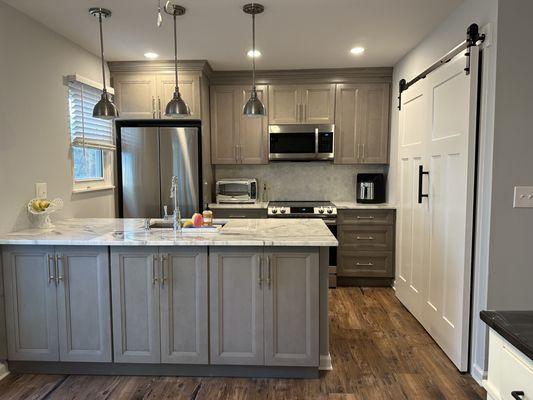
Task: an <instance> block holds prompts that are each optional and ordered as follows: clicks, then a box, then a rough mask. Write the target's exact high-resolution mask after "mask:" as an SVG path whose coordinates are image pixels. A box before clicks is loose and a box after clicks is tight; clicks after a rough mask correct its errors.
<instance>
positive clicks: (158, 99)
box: [157, 96, 161, 118]
mask: <svg viewBox="0 0 533 400" xmlns="http://www.w3.org/2000/svg"><path fill="white" fill-rule="evenodd" d="M157 109H158V110H159V118H161V98H160V97H159V96H158V97H157Z"/></svg>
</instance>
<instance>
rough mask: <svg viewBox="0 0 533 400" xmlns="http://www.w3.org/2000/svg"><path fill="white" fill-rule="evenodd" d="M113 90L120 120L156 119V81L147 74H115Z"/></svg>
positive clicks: (152, 76)
mask: <svg viewBox="0 0 533 400" xmlns="http://www.w3.org/2000/svg"><path fill="white" fill-rule="evenodd" d="M113 88H114V89H115V99H116V104H117V108H118V110H119V113H120V118H139V119H148V118H156V117H157V113H156V108H157V105H156V79H155V76H154V75H149V74H116V75H114V76H113Z"/></svg>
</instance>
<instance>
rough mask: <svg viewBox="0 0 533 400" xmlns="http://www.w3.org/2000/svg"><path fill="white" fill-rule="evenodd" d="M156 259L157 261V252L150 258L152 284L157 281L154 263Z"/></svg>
mask: <svg viewBox="0 0 533 400" xmlns="http://www.w3.org/2000/svg"><path fill="white" fill-rule="evenodd" d="M157 261H158V257H157V254H154V255H153V259H152V285H155V284H156V282H157V275H156V272H155V264H156V263H157Z"/></svg>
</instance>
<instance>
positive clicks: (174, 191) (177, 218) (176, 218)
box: [170, 176, 181, 232]
mask: <svg viewBox="0 0 533 400" xmlns="http://www.w3.org/2000/svg"><path fill="white" fill-rule="evenodd" d="M170 198H171V199H172V201H173V206H174V215H172V222H173V230H174V232H181V212H180V205H179V199H178V177H177V176H173V177H172V186H171V187H170Z"/></svg>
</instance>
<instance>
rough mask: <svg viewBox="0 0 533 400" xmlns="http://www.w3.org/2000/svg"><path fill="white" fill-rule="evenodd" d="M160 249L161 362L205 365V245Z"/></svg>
mask: <svg viewBox="0 0 533 400" xmlns="http://www.w3.org/2000/svg"><path fill="white" fill-rule="evenodd" d="M160 251H161V254H162V255H163V257H164V260H165V261H164V263H163V266H162V268H164V270H163V271H162V272H163V274H164V275H163V276H164V277H165V281H164V282H160V283H161V362H163V363H182V364H208V362H209V346H208V318H209V317H208V309H207V307H208V305H207V297H208V294H207V283H208V282H207V248H205V247H199V248H187V249H179V250H172V251H170V252H168V253H164V252H165V251H166V250H165V248H161V249H160Z"/></svg>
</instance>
